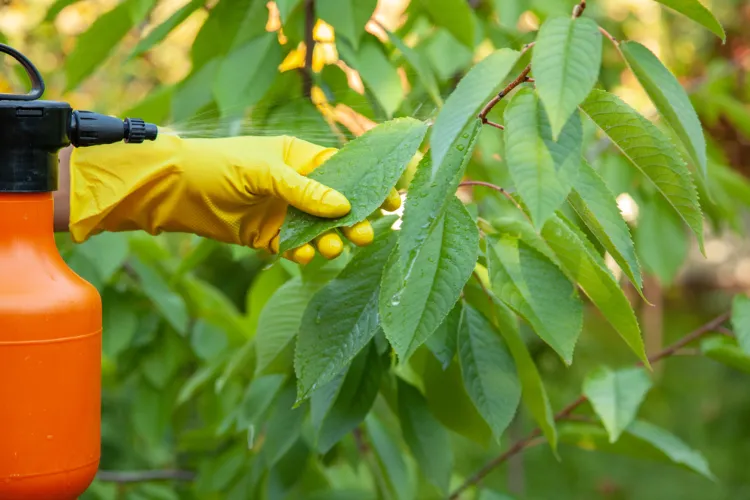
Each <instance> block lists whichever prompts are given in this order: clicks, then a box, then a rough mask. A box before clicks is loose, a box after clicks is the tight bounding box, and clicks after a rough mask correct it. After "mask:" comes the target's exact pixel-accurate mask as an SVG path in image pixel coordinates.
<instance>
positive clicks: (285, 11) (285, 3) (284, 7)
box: [276, 0, 302, 24]
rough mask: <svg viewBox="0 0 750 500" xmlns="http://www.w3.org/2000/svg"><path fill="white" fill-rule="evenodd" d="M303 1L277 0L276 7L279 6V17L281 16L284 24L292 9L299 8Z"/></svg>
mask: <svg viewBox="0 0 750 500" xmlns="http://www.w3.org/2000/svg"><path fill="white" fill-rule="evenodd" d="M301 1H302V0H276V7H278V8H279V17H280V18H281V23H282V24H286V22H287V21H288V20H289V16H290V15H291V14H292V11H294V9H296V8H297V6H298V5H299V4H300V2H301Z"/></svg>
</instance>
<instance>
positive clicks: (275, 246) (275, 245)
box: [268, 231, 281, 254]
mask: <svg viewBox="0 0 750 500" xmlns="http://www.w3.org/2000/svg"><path fill="white" fill-rule="evenodd" d="M280 240H281V231H279V232H278V233H276V236H274V237H273V238H271V242H270V243H269V244H268V248H269V249H270V250H271V253H272V254H277V253H279V241H280Z"/></svg>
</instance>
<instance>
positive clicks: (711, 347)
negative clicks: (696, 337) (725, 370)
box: [701, 336, 750, 373]
mask: <svg viewBox="0 0 750 500" xmlns="http://www.w3.org/2000/svg"><path fill="white" fill-rule="evenodd" d="M701 351H702V352H703V354H705V355H706V356H708V357H709V358H711V359H713V360H715V361H718V362H719V363H722V364H725V365H727V366H729V367H732V368H734V369H735V370H740V371H743V372H745V373H750V354H748V353H747V352H745V351H744V350H742V349H740V347H739V346H737V341H736V340H734V339H731V338H728V337H724V336H714V337H710V338H707V339H706V340H704V341H703V342H701Z"/></svg>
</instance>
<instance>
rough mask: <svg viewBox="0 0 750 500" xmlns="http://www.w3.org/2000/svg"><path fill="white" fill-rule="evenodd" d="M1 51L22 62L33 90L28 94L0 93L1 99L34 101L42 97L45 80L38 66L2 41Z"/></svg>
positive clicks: (0, 44)
mask: <svg viewBox="0 0 750 500" xmlns="http://www.w3.org/2000/svg"><path fill="white" fill-rule="evenodd" d="M0 52H2V53H4V54H8V55H9V56H11V57H12V58H13V59H15V60H16V61H18V62H19V63H21V66H23V69H25V70H26V74H27V75H29V79H30V80H31V91H29V93H28V94H0V100H3V101H34V100H36V99H39V98H40V97H42V94H44V80H43V79H42V74H41V73H39V70H38V69H36V66H34V64H33V63H32V62H31V61H29V59H28V58H27V57H26V56H25V55H23V54H21V53H20V52H18V51H17V50H16V49H14V48H12V47H8V46H7V45H4V44H2V43H0Z"/></svg>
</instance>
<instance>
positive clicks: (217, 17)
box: [190, 0, 268, 89]
mask: <svg viewBox="0 0 750 500" xmlns="http://www.w3.org/2000/svg"><path fill="white" fill-rule="evenodd" d="M267 19H268V11H267V10H266V2H264V1H263V0H230V1H229V2H227V1H221V2H219V3H217V4H216V5H215V6H214V7H213V8H212V9H211V10H210V11H209V13H208V18H207V19H206V22H204V23H203V26H201V29H200V31H199V32H198V34H197V35H196V37H195V40H194V41H193V45H192V47H191V49H190V56H191V59H192V60H193V72H195V71H197V70H200V69H201V68H202V67H203V66H204V65H205V64H207V63H208V62H209V61H211V60H221V58H222V57H223V56H224V55H225V54H226V53H227V52H229V50H230V49H232V48H236V47H237V46H239V45H243V44H244V42H246V41H248V40H250V39H252V38H255V37H257V36H259V35H261V34H262V33H263V32H264V31H265V26H266V20H267ZM215 74H216V72H215V71H214V72H213V75H214V76H215ZM208 88H209V89H210V88H211V85H208Z"/></svg>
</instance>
